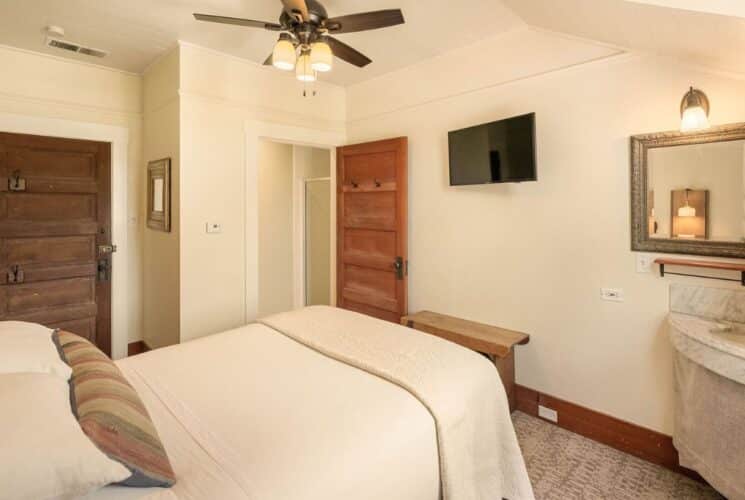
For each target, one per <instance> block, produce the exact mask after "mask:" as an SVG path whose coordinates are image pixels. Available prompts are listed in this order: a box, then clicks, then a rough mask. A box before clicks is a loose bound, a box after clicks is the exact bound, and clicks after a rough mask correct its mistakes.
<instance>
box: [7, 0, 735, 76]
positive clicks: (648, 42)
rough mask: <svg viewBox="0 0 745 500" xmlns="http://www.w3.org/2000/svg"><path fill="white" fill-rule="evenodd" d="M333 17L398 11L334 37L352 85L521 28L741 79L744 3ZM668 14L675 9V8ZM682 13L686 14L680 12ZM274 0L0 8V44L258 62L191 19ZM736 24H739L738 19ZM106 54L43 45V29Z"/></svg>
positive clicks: (424, 9)
mask: <svg viewBox="0 0 745 500" xmlns="http://www.w3.org/2000/svg"><path fill="white" fill-rule="evenodd" d="M323 3H324V5H325V6H326V9H327V10H328V12H329V15H330V16H339V15H344V14H351V13H355V12H365V11H370V10H377V9H387V8H395V7H399V8H401V9H402V10H403V12H404V17H405V18H406V24H405V25H403V26H396V27H393V28H387V29H383V30H377V31H371V32H366V33H351V34H348V35H339V39H341V40H343V41H344V42H346V43H348V44H350V45H352V46H353V47H355V48H357V49H358V50H360V51H362V52H364V53H365V54H367V55H368V56H369V57H371V58H372V59H373V63H372V64H371V65H369V66H368V67H367V68H364V69H358V68H355V67H353V66H350V65H349V64H346V63H343V62H341V61H339V62H338V64H337V65H336V67H335V68H334V71H332V72H331V73H330V74H328V75H324V79H326V80H328V81H331V82H333V83H337V84H340V85H349V84H352V83H356V82H360V81H363V80H367V79H370V78H373V77H375V76H378V75H381V74H383V73H387V72H390V71H393V70H396V69H399V68H402V67H405V66H408V65H411V64H414V63H416V62H418V61H420V60H421V59H425V58H429V57H433V56H436V55H438V54H441V53H443V52H446V51H449V50H452V49H454V48H457V47H461V46H465V45H468V44H471V43H473V42H476V41H478V40H481V39H484V38H487V37H492V36H494V35H496V34H499V33H501V32H505V31H508V30H510V29H514V28H517V27H521V26H524V25H525V24H526V23H527V24H528V25H532V26H536V27H540V28H543V29H548V30H553V31H557V32H564V33H568V34H572V35H576V36H580V37H584V38H588V39H593V40H598V41H602V42H606V43H610V44H613V45H617V46H620V47H625V48H629V49H636V50H644V51H649V52H654V53H659V54H663V55H668V56H671V57H675V58H679V59H683V60H687V61H691V62H694V63H699V64H702V65H705V66H709V67H712V68H715V69H720V70H726V71H732V72H739V73H743V74H745V0H468V1H464V0H459V1H453V0H427V1H424V0H326V1H324V2H323ZM673 7H675V8H673ZM683 9H685V10H683ZM280 11H281V4H280V1H279V0H0V44H3V45H9V46H14V47H19V48H22V49H27V50H31V51H36V52H44V53H48V54H54V55H58V56H62V57H70V58H73V59H79V60H82V61H86V62H92V63H95V64H102V65H106V66H110V67H114V68H119V69H123V70H127V71H132V72H136V73H139V72H142V71H143V70H144V69H145V68H146V67H147V66H148V64H150V63H151V62H152V61H153V60H154V59H156V58H157V57H158V56H159V55H161V54H162V53H163V52H165V51H167V50H169V49H171V48H172V47H174V46H175V44H176V41H177V40H183V41H186V42H191V43H194V44H198V45H202V46H204V47H208V48H211V49H214V50H218V51H221V52H225V53H228V54H232V55H235V56H238V57H242V58H245V59H248V60H251V61H255V62H257V63H261V62H263V61H264V59H265V58H266V56H267V55H268V54H269V52H270V51H271V49H272V46H273V43H274V41H275V40H276V34H274V33H270V32H265V31H262V30H254V29H249V28H241V27H235V26H226V25H213V24H210V23H203V22H198V21H195V20H194V19H193V17H192V13H193V12H203V13H208V14H219V15H227V16H236V17H246V18H252V19H258V20H266V21H276V19H277V17H278V16H279V13H280ZM737 16H742V17H737ZM50 24H54V25H59V26H62V27H63V28H65V30H66V32H67V39H69V40H71V41H76V42H79V43H82V44H84V45H88V46H92V47H95V48H100V49H103V50H106V51H109V52H110V55H109V56H108V57H106V58H105V59H94V58H89V57H85V56H79V55H77V54H72V53H68V52H64V51H59V50H56V49H50V48H47V47H45V46H44V44H43V42H44V34H43V30H44V27H45V26H47V25H50Z"/></svg>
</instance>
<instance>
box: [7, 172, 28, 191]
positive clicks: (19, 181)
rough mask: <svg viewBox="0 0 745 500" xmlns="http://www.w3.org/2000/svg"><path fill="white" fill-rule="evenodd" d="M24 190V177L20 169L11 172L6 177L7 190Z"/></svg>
mask: <svg viewBox="0 0 745 500" xmlns="http://www.w3.org/2000/svg"><path fill="white" fill-rule="evenodd" d="M25 190H26V179H24V178H22V177H21V172H20V170H16V171H14V172H13V175H11V176H10V177H9V178H8V191H25Z"/></svg>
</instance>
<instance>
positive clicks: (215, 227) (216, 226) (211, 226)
mask: <svg viewBox="0 0 745 500" xmlns="http://www.w3.org/2000/svg"><path fill="white" fill-rule="evenodd" d="M207 233H209V234H218V233H222V224H220V223H219V222H208V223H207Z"/></svg>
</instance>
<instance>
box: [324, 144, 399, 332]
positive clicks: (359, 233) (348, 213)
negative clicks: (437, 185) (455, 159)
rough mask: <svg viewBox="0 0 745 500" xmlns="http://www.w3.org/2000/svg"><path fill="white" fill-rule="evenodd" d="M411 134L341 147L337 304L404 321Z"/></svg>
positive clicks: (338, 162) (338, 156)
mask: <svg viewBox="0 0 745 500" xmlns="http://www.w3.org/2000/svg"><path fill="white" fill-rule="evenodd" d="M407 163H408V143H407V139H406V138H405V137H401V138H398V139H390V140H385V141H378V142H370V143H366V144H356V145H353V146H345V147H342V148H339V149H338V150H337V204H338V207H337V209H338V213H337V225H338V227H337V233H338V234H337V247H338V248H337V252H338V253H337V266H338V269H337V281H338V283H337V294H338V297H337V305H338V306H339V307H342V308H345V309H350V310H353V311H357V312H361V313H363V314H368V315H370V316H375V317H377V318H380V319H384V320H388V321H392V322H395V323H398V322H399V321H400V319H401V316H404V315H406V314H407V280H408V276H407V275H408V255H407V249H406V242H407V229H406V223H407V217H408V212H407V196H406V195H407Z"/></svg>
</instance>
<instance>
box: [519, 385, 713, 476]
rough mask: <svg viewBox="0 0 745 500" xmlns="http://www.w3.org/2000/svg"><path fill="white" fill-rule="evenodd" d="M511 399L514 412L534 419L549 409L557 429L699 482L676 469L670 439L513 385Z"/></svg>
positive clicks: (681, 470) (685, 470)
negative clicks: (514, 403)
mask: <svg viewBox="0 0 745 500" xmlns="http://www.w3.org/2000/svg"><path fill="white" fill-rule="evenodd" d="M515 397H516V399H517V409H518V411H522V412H523V413H527V414H528V415H532V416H534V417H538V405H541V406H545V407H547V408H551V409H552V410H556V411H557V412H558V414H559V422H558V424H557V425H558V426H559V427H561V428H564V429H567V430H568V431H571V432H574V433H576V434H580V435H582V436H585V437H587V438H590V439H592V440H594V441H597V442H599V443H603V444H605V445H607V446H610V447H611V448H615V449H617V450H620V451H623V452H626V453H628V454H630V455H634V456H635V457H639V458H641V459H643V460H646V461H648V462H652V463H654V464H657V465H661V466H663V467H666V468H668V469H670V470H673V471H675V472H678V473H680V474H684V475H686V476H688V477H691V478H693V479H696V480H698V481H703V479H702V478H701V476H699V475H698V474H697V473H696V472H694V471H692V470H690V469H686V468H684V467H681V466H680V464H679V463H678V451H677V450H676V449H675V447H674V446H673V439H672V438H671V437H670V436H667V435H665V434H662V433H660V432H657V431H653V430H650V429H646V428H644V427H640V426H638V425H635V424H632V423H629V422H625V421H623V420H620V419H618V418H615V417H611V416H610V415H605V414H604V413H600V412H597V411H594V410H590V409H589V408H585V407H583V406H579V405H576V404H574V403H570V402H568V401H564V400H562V399H559V398H555V397H553V396H549V395H548V394H542V393H540V392H538V391H535V390H533V389H529V388H527V387H523V386H521V385H515ZM552 423H553V422H552Z"/></svg>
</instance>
